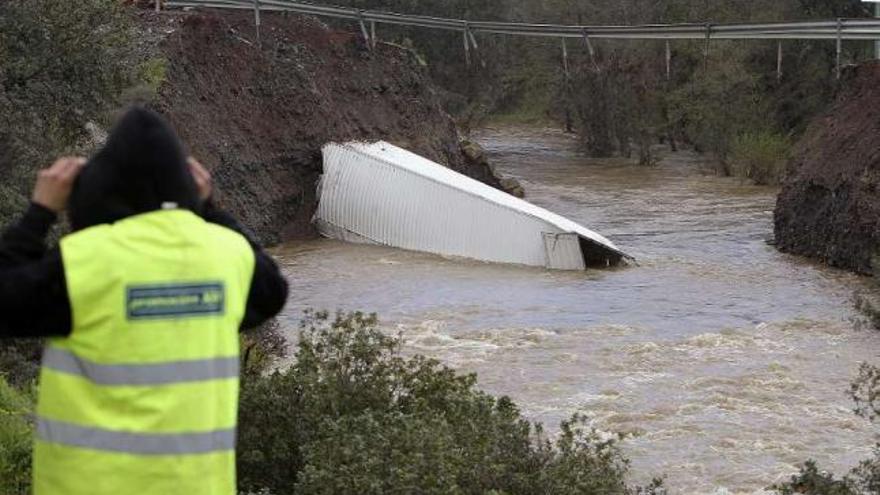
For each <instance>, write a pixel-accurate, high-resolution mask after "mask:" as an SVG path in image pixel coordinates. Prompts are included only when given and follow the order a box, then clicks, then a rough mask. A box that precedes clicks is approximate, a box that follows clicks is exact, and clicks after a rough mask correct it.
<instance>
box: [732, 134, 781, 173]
mask: <svg viewBox="0 0 880 495" xmlns="http://www.w3.org/2000/svg"><path fill="white" fill-rule="evenodd" d="M790 150H791V144H790V143H789V141H788V139H786V138H785V137H784V136H780V135H779V134H775V133H773V132H767V131H764V132H747V133H745V134H741V135H740V136H739V137H737V138H736V139H735V140H734V141H733V144H732V146H731V160H732V163H731V171H732V173H733V175H734V176H737V177H746V178H748V179H751V180H752V181H754V182H755V183H756V184H759V185H775V184H779V182H780V181H781V180H782V173H783V171H784V170H785V165H786V162H787V160H788V155H789V151H790Z"/></svg>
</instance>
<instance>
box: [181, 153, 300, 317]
mask: <svg viewBox="0 0 880 495" xmlns="http://www.w3.org/2000/svg"><path fill="white" fill-rule="evenodd" d="M189 165H190V170H191V172H192V174H193V178H194V179H195V181H196V184H197V186H198V188H199V194H200V196H201V198H202V200H203V201H204V205H203V208H202V217H203V218H204V219H205V220H206V221H208V222H211V223H214V224H217V225H221V226H223V227H226V228H228V229H230V230H234V231H236V232H238V233H239V234H241V235H242V236H244V238H245V239H247V241H248V243H249V244H250V245H251V248H252V249H253V250H254V275H253V278H252V279H251V288H250V292H249V293H248V300H247V309H246V311H245V315H244V320H243V321H242V323H241V330H250V329H253V328H256V327H258V326H260V325H262V324H263V323H265V322H266V321H267V320H269V319H271V318H273V317H274V316H276V315H277V314H278V313H280V312H281V310H282V309H283V308H284V304H285V303H286V302H287V291H288V285H287V280H286V279H285V278H284V276H283V275H282V274H281V271H280V270H279V269H278V265H277V264H276V263H275V260H273V259H272V257H271V256H269V255H268V254H266V253H265V252H264V251H263V249H262V247H261V246H260V244H259V243H258V242H257V241H255V240H254V238H253V236H252V235H250V233H249V232H247V230H246V229H245V228H244V227H242V226H241V225H240V224H239V223H238V222H237V221H236V220H235V218H233V217H232V216H231V215H229V214H228V213H226V212H224V211H223V210H221V209H220V208H217V206H216V205H214V202H213V201H211V194H212V192H213V186H212V180H211V174H210V173H208V171H207V170H206V169H205V168H204V166H202V164H200V163H199V162H198V161H196V160H195V159H193V158H190V160H189Z"/></svg>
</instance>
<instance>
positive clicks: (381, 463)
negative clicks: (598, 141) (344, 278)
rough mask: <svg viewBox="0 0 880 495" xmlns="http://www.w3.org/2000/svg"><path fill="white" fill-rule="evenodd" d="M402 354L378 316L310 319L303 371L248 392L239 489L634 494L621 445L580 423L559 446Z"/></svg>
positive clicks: (472, 381) (504, 405) (469, 384)
mask: <svg viewBox="0 0 880 495" xmlns="http://www.w3.org/2000/svg"><path fill="white" fill-rule="evenodd" d="M400 344H401V342H400V340H399V339H397V338H393V337H389V336H387V335H385V334H383V333H382V332H381V331H379V329H378V328H377V325H376V318H375V316H366V315H363V314H360V313H353V314H345V315H343V314H340V315H337V316H336V318H335V319H330V318H329V316H328V315H327V314H326V313H317V314H311V315H308V316H307V318H306V320H305V321H304V323H303V327H302V329H301V334H300V339H299V343H298V347H297V351H296V356H295V357H296V360H295V362H294V364H293V365H292V366H291V367H290V368H289V369H287V370H286V371H283V372H275V373H272V374H270V375H268V376H261V375H253V374H251V375H248V376H247V377H246V379H245V380H244V382H243V383H242V397H241V416H240V425H239V457H238V468H239V481H240V487H239V488H240V490H242V491H244V492H258V491H260V490H267V491H269V492H271V493H273V494H275V495H284V494H293V493H296V494H332V493H436V494H440V493H442V494H484V493H496V494H510V495H514V494H533V493H547V494H569V493H572V494H573V493H579V494H591V493H596V494H599V493H601V494H614V493H621V494H625V493H631V492H632V490H631V489H630V488H628V487H627V486H626V484H625V483H624V476H625V474H626V472H627V463H626V461H625V460H624V459H623V458H622V456H621V455H620V452H619V451H618V449H617V447H616V443H615V441H614V439H604V438H602V437H601V436H600V435H599V434H598V433H597V432H595V431H593V430H591V429H589V428H587V427H586V426H585V422H584V420H583V419H582V418H575V419H574V420H572V421H571V422H567V423H565V424H563V428H562V434H561V436H560V438H559V439H558V440H557V441H556V443H555V444H554V443H552V442H551V441H549V440H548V439H547V438H546V437H545V436H544V435H543V432H542V429H541V428H540V427H539V426H533V425H531V424H530V423H529V422H528V421H526V420H524V419H523V418H522V416H521V415H520V412H519V410H518V409H517V407H516V406H515V405H514V404H513V403H512V402H511V401H510V399H508V398H506V397H502V398H498V399H496V398H494V397H491V396H489V395H487V394H485V393H483V392H480V391H479V390H477V389H476V377H475V376H474V375H459V374H457V373H455V372H454V371H453V370H451V369H449V368H446V367H444V366H441V365H440V364H439V363H438V362H437V361H434V360H431V359H427V358H424V357H413V358H404V357H403V356H402V355H401V352H400ZM652 489H656V490H659V487H654V488H652Z"/></svg>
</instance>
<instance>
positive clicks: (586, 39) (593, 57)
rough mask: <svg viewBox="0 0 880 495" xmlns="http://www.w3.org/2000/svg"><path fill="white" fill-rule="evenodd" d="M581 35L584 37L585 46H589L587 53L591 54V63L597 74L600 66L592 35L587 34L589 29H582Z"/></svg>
mask: <svg viewBox="0 0 880 495" xmlns="http://www.w3.org/2000/svg"><path fill="white" fill-rule="evenodd" d="M581 33H582V34H583V37H584V44H586V45H587V51H588V52H590V62H592V63H593V69H594V70H595V71H596V72H599V64H598V63H597V62H596V50H595V49H594V48H593V43H592V42H591V41H590V34H589V33H588V32H587V28H582V29H581Z"/></svg>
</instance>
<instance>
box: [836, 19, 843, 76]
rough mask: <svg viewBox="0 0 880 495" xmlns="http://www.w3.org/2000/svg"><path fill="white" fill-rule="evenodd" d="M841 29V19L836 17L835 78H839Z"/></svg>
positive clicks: (841, 47)
mask: <svg viewBox="0 0 880 495" xmlns="http://www.w3.org/2000/svg"><path fill="white" fill-rule="evenodd" d="M842 31H843V19H840V18H838V19H837V61H836V62H835V67H836V69H835V72H836V74H837V79H838V80H840V53H841V51H842V49H843V38H842V37H841V32H842Z"/></svg>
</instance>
